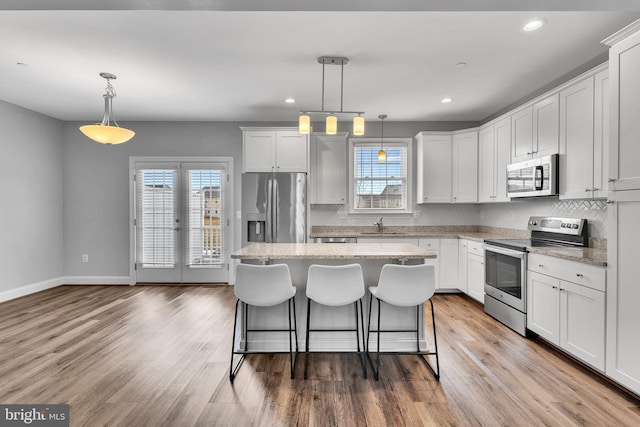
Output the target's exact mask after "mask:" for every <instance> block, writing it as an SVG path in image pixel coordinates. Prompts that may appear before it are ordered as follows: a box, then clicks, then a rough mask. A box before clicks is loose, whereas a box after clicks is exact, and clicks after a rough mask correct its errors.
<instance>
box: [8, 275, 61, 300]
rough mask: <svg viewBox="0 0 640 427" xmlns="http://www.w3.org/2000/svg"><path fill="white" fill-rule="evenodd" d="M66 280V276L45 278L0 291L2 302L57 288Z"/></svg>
mask: <svg viewBox="0 0 640 427" xmlns="http://www.w3.org/2000/svg"><path fill="white" fill-rule="evenodd" d="M64 281H65V278H64V277H56V278H53V279H49V280H43V281H42V282H38V283H32V284H30V285H25V286H20V287H19V288H15V289H10V290H8V291H4V292H0V302H4V301H9V300H12V299H16V298H20V297H23V296H25V295H30V294H35V293H36V292H40V291H44V290H46V289H51V288H55V287H56V286H60V285H62V284H64Z"/></svg>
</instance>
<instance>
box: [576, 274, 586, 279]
mask: <svg viewBox="0 0 640 427" xmlns="http://www.w3.org/2000/svg"><path fill="white" fill-rule="evenodd" d="M576 276H577V277H579V278H581V279H582V278H583V277H584V276H583V275H582V273H576Z"/></svg>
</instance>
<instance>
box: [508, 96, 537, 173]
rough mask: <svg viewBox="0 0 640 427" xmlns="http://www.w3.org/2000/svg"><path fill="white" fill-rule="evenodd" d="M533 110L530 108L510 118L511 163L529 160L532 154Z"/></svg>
mask: <svg viewBox="0 0 640 427" xmlns="http://www.w3.org/2000/svg"><path fill="white" fill-rule="evenodd" d="M532 112H533V109H532V107H531V106H529V107H526V108H523V109H522V110H520V111H517V112H516V113H514V114H513V115H512V116H511V125H512V131H513V133H512V135H511V138H512V140H511V141H512V142H511V162H512V163H515V162H521V161H524V160H529V159H530V158H531V157H532V155H533V153H532V151H533V113H532Z"/></svg>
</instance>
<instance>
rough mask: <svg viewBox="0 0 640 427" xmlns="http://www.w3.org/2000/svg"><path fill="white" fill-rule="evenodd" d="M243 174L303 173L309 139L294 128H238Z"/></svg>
mask: <svg viewBox="0 0 640 427" xmlns="http://www.w3.org/2000/svg"><path fill="white" fill-rule="evenodd" d="M241 129H242V171H243V172H307V170H308V167H307V164H308V152H309V138H308V135H302V134H300V133H298V130H297V129H295V128H241Z"/></svg>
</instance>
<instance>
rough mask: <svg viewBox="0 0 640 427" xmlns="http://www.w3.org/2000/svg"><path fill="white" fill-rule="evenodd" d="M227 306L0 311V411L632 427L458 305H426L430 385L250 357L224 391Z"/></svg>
mask: <svg viewBox="0 0 640 427" xmlns="http://www.w3.org/2000/svg"><path fill="white" fill-rule="evenodd" d="M234 303H235V298H234V296H233V291H232V289H231V288H229V287H227V286H218V287H178V286H137V287H128V286H113V287H108V286H62V287H58V288H55V289H51V290H48V291H44V292H41V293H38V294H34V295H30V296H27V297H23V298H20V299H17V300H13V301H9V302H5V303H2V304H0V379H1V380H0V403H4V404H9V403H68V404H70V406H71V425H72V426H85V425H86V426H101V425H109V426H119V425H122V426H192V425H202V426H207V425H221V426H226V425H228V426H247V425H265V426H278V425H303V426H306V425H320V426H336V425H341V426H356V425H357V426H362V425H371V426H413V425H451V426H454V425H455V426H471V425H480V426H494V425H504V426H522V425H527V426H537V425H548V426H572V425H575V426H585V425H598V426H604V425H607V426H637V425H640V402H639V401H638V400H636V399H635V398H634V397H632V396H630V395H628V394H625V393H623V392H621V391H620V390H618V389H617V388H615V387H613V386H611V385H610V384H608V383H607V382H606V381H605V380H603V379H601V378H599V377H598V376H596V375H594V374H593V373H591V372H589V371H588V370H587V369H585V368H583V367H581V366H580V365H577V364H576V363H574V362H571V361H570V360H569V359H568V358H567V357H565V356H564V355H562V354H560V353H559V352H557V351H555V350H553V349H551V348H550V347H548V346H546V345H543V344H541V343H540V342H538V341H536V340H531V339H524V338H522V337H520V336H519V335H517V334H516V333H514V332H512V331H510V330H509V329H507V328H506V327H504V326H502V325H501V324H499V323H497V322H496V321H494V320H493V319H491V318H490V317H488V316H487V315H485V314H484V312H483V311H482V308H481V306H480V305H479V304H477V303H475V302H473V301H471V300H470V299H468V298H467V297H465V296H461V295H436V296H435V297H434V304H435V306H436V322H437V326H438V342H439V345H440V354H441V357H440V364H441V369H442V377H441V381H440V382H437V381H435V380H434V378H433V376H432V375H431V373H430V372H429V371H428V370H427V369H426V367H425V366H424V365H423V364H422V363H421V362H420V360H419V359H418V358H417V357H415V356H413V357H412V356H383V358H382V363H381V373H380V381H377V382H376V381H375V380H373V379H371V378H369V379H367V380H364V379H363V378H362V371H361V367H360V364H359V361H358V359H357V357H356V356H355V355H350V354H312V355H311V359H310V366H309V379H308V380H303V379H302V363H299V364H298V366H297V368H298V369H297V371H298V372H297V373H296V374H297V375H296V379H294V380H291V379H289V361H288V355H287V354H277V355H253V356H250V357H248V358H247V360H246V361H245V363H244V365H243V366H242V368H241V369H240V372H239V374H238V376H237V378H236V380H235V382H234V384H233V385H231V384H230V383H229V380H228V368H229V365H228V363H229V351H230V340H231V327H232V324H233V318H232V317H233V308H234ZM426 317H427V318H429V317H430V316H426ZM301 326H303V325H301ZM303 357H304V356H301V359H300V362H302V361H303V359H302V358H303ZM369 372H371V371H369Z"/></svg>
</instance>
